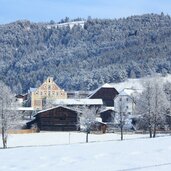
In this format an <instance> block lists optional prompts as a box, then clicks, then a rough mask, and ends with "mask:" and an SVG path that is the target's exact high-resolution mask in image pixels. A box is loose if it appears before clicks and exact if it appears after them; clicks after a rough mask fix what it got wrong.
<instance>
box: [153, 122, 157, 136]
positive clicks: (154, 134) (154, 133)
mask: <svg viewBox="0 0 171 171" xmlns="http://www.w3.org/2000/svg"><path fill="white" fill-rule="evenodd" d="M155 137H156V123H155V124H154V129H153V138H155Z"/></svg>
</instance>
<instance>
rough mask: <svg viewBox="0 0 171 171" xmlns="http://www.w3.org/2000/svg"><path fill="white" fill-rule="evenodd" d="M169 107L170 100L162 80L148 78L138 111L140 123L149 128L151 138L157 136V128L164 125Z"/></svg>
mask: <svg viewBox="0 0 171 171" xmlns="http://www.w3.org/2000/svg"><path fill="white" fill-rule="evenodd" d="M167 109H168V100H167V98H166V95H165V93H164V89H163V84H162V82H161V80H160V79H159V78H154V79H152V80H148V81H147V82H146V83H145V90H144V91H143V92H142V94H141V95H140V97H139V99H138V100H137V104H136V113H137V114H138V115H140V116H141V119H140V123H139V124H140V125H143V127H144V128H146V129H148V130H149V134H150V138H152V137H156V130H157V128H160V127H164V124H165V119H166V113H167Z"/></svg>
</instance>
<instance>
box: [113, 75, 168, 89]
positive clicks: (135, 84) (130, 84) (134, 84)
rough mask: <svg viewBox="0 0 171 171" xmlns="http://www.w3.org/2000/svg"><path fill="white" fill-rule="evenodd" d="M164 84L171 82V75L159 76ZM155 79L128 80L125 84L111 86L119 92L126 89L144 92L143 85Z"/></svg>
mask: <svg viewBox="0 0 171 171" xmlns="http://www.w3.org/2000/svg"><path fill="white" fill-rule="evenodd" d="M159 77H160V79H161V81H162V82H166V81H168V82H171V74H168V75H167V76H166V77H162V76H159ZM153 78H154V77H144V78H140V79H137V78H135V79H128V80H126V81H125V82H121V83H112V84H111V85H112V86H113V87H115V88H116V89H117V90H118V91H121V90H123V89H124V88H134V89H138V90H143V83H144V82H146V81H147V80H149V79H153Z"/></svg>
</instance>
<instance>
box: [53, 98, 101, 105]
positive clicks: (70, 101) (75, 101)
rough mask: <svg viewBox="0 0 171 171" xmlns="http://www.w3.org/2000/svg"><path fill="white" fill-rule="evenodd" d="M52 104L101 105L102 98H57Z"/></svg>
mask: <svg viewBox="0 0 171 171" xmlns="http://www.w3.org/2000/svg"><path fill="white" fill-rule="evenodd" d="M52 103H53V104H54V105H103V101H102V99H57V100H54V101H53V102H52Z"/></svg>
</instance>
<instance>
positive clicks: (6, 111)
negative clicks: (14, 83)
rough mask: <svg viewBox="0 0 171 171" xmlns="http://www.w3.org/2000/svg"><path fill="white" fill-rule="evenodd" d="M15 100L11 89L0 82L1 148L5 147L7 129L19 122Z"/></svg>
mask: <svg viewBox="0 0 171 171" xmlns="http://www.w3.org/2000/svg"><path fill="white" fill-rule="evenodd" d="M15 104H16V102H15V98H14V95H13V94H12V92H11V90H10V89H9V88H8V87H7V86H6V85H5V84H4V83H3V82H0V127H1V131H0V132H1V136H2V143H3V148H7V139H8V131H9V130H10V129H13V128H15V127H16V126H17V125H18V124H19V122H18V121H19V118H20V116H19V114H18V112H17V111H16V105H15Z"/></svg>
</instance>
